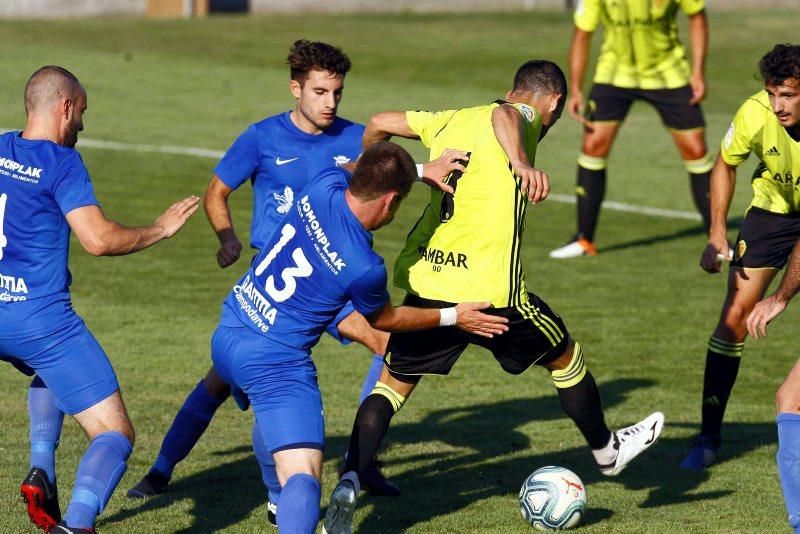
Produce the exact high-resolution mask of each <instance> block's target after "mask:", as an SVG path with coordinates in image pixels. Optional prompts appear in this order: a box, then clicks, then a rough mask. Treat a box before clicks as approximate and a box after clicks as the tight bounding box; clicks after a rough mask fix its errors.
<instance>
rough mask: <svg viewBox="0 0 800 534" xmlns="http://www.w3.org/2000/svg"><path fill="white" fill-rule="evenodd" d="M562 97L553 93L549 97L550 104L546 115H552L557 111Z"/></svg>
mask: <svg viewBox="0 0 800 534" xmlns="http://www.w3.org/2000/svg"><path fill="white" fill-rule="evenodd" d="M563 96H564V95H561V94H558V93H553V94H552V95H550V103H549V104H548V106H547V112H548V113H554V112H555V110H557V109H558V106H559V104H560V103H561V99H562V97H563Z"/></svg>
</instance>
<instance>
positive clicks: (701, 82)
mask: <svg viewBox="0 0 800 534" xmlns="http://www.w3.org/2000/svg"><path fill="white" fill-rule="evenodd" d="M689 85H691V87H692V98H690V99H689V104H691V105H692V106H696V105H697V104H699V103H700V102H702V101H703V99H704V98H705V97H706V77H705V76H703V75H702V74H692V77H691V78H689Z"/></svg>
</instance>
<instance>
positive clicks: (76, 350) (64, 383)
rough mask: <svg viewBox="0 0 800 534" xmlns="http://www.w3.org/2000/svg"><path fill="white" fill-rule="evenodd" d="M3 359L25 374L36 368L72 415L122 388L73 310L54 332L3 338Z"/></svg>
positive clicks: (61, 406)
mask: <svg viewBox="0 0 800 534" xmlns="http://www.w3.org/2000/svg"><path fill="white" fill-rule="evenodd" d="M0 360H5V361H8V362H10V363H12V364H13V365H14V367H16V368H17V369H19V370H20V371H22V372H23V373H25V374H30V371H31V370H33V371H35V372H36V374H37V375H38V376H39V378H41V379H42V380H43V381H44V383H45V385H46V386H47V389H49V390H50V391H52V392H53V396H54V397H55V399H56V406H58V408H59V409H60V410H62V411H63V412H66V413H68V414H70V415H74V414H76V413H80V412H82V411H84V410H86V409H87V408H91V407H92V406H94V405H95V404H97V403H98V402H100V401H102V400H104V399H105V398H107V397H109V396H110V395H112V394H113V393H114V392H115V391H117V390H118V389H119V383H118V382H117V376H116V375H115V374H114V369H113V368H112V367H111V362H109V361H108V357H107V356H106V353H105V352H104V351H103V349H102V347H100V344H99V343H98V342H97V340H96V339H95V338H94V336H92V334H91V332H89V329H88V328H86V325H85V324H84V322H83V320H82V319H81V318H80V317H78V316H77V315H76V314H74V313H72V316H71V317H69V320H67V321H66V322H65V324H64V325H63V327H61V328H58V329H56V330H55V331H52V332H47V333H46V334H37V335H32V336H28V337H22V338H18V339H0Z"/></svg>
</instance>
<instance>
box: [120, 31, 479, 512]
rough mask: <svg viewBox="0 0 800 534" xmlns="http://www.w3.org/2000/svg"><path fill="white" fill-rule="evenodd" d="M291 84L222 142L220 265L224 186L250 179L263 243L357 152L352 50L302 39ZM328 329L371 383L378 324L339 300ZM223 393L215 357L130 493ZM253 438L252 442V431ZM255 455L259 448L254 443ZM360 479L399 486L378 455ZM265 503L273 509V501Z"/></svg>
mask: <svg viewBox="0 0 800 534" xmlns="http://www.w3.org/2000/svg"><path fill="white" fill-rule="evenodd" d="M287 62H288V64H289V67H290V73H291V79H290V81H289V89H290V91H291V93H292V95H293V96H294V97H295V99H296V105H295V108H294V109H293V110H292V111H287V112H284V113H281V114H279V115H274V116H272V117H268V118H266V119H264V120H262V121H261V122H257V123H255V124H252V125H251V126H250V127H248V128H247V130H245V132H244V133H242V134H241V135H240V136H239V138H238V139H237V140H236V141H235V142H234V143H233V145H232V146H231V147H230V149H228V152H227V153H226V154H225V155H224V156H223V158H222V160H221V161H220V162H219V165H217V167H216V169H215V174H214V177H213V178H212V180H211V182H210V184H209V186H208V191H207V193H206V196H205V209H206V214H207V215H208V219H209V221H210V222H211V226H212V227H213V228H214V231H215V232H216V234H217V236H218V237H219V241H220V248H219V251H218V252H217V261H218V263H219V265H220V267H223V268H225V267H228V266H230V265H232V264H233V263H235V262H236V261H237V260H238V259H239V256H240V254H241V252H242V243H241V242H240V241H239V238H238V237H237V235H236V232H235V231H234V229H233V223H232V221H231V214H230V210H229V208H228V200H227V199H228V196H229V195H230V194H231V193H232V192H233V191H234V190H235V189H236V188H238V187H239V186H241V185H242V184H243V183H244V182H246V181H248V180H249V181H250V183H251V184H252V187H253V223H252V228H251V232H250V245H251V246H252V247H253V248H254V249H256V250H258V249H261V248H262V247H263V246H264V243H265V242H266V241H267V240H268V239H269V237H270V236H271V235H272V233H273V232H274V231H275V229H276V228H277V227H278V225H279V223H280V221H281V219H282V218H283V217H284V216H285V215H286V214H287V213H288V212H289V211H290V210H291V208H292V206H293V204H294V202H295V200H296V199H295V197H296V196H297V194H298V193H299V192H300V190H301V189H303V188H304V187H305V186H306V184H307V183H308V181H309V180H310V179H311V178H312V177H313V176H315V175H316V174H317V173H318V172H319V171H321V170H322V169H324V168H326V167H331V166H334V165H336V166H339V165H343V164H346V163H347V162H350V161H355V160H356V159H357V158H358V155H359V154H360V152H361V136H362V134H363V133H364V127H363V126H362V125H360V124H355V123H353V122H350V121H348V120H345V119H343V118H341V117H338V116H337V114H336V112H337V108H338V106H339V103H340V101H341V99H342V95H343V91H344V78H345V75H346V74H347V72H348V71H349V70H350V60H349V59H348V58H347V56H346V55H345V54H344V53H343V52H342V51H341V50H340V49H339V48H336V47H333V46H331V45H329V44H326V43H320V42H309V41H306V40H299V41H297V42H295V43H294V46H293V47H292V49H291V53H290V54H289V57H288V59H287ZM462 157H464V155H463V153H460V152H451V153H449V154H448V156H447V157H446V158H444V159H443V160H442V163H441V164H440V165H441V167H440V166H438V165H439V164H437V162H430V163H428V164H426V167H425V170H424V171H423V174H424V175H425V176H435V177H440V176H444V175H446V174H447V173H448V172H450V171H451V170H454V169H458V168H460V169H461V170H463V167H461V165H460V163H458V162H457V160H458V159H460V158H462ZM327 332H328V333H329V334H330V335H331V336H333V337H334V338H336V339H337V340H339V341H340V342H341V343H343V344H347V343H349V342H350V341H351V340H354V341H358V342H359V343H361V344H363V345H364V346H366V347H368V348H369V349H370V351H372V353H373V358H372V361H371V365H370V369H369V372H368V374H367V376H366V378H365V380H364V385H363V387H362V391H361V397H360V399H361V400H363V399H364V398H365V397H366V396H367V395H368V394H369V393H370V391H372V388H373V386H374V385H375V382H376V381H377V379H378V377H379V376H380V372H381V370H382V369H383V354H384V352H385V350H386V342H387V340H388V335H387V334H386V333H385V332H381V331H379V330H376V329H374V328H372V327H370V325H369V324H368V323H367V321H366V320H365V319H364V317H363V316H362V315H361V314H360V313H358V311H356V310H355V308H354V307H353V306H352V305H347V306H345V307H343V308H342V310H341V312H340V313H339V315H338V316H337V317H336V318H335V319H334V320H333V321H332V322H331V323H330V325H329V327H328V329H327ZM229 396H230V389H229V388H228V386H227V385H226V384H225V382H223V381H222V380H221V379H220V377H219V375H218V374H217V373H216V372H215V370H214V368H213V367H212V368H211V369H209V371H208V373H207V374H206V376H205V378H203V380H201V381H200V382H199V383H198V384H197V386H196V387H195V389H194V390H193V391H192V392H191V394H190V395H189V397H188V398H187V399H186V400H185V401H184V404H183V406H182V407H181V409H180V411H179V412H178V414H177V415H176V417H175V420H174V421H173V423H172V426H171V427H170V429H169V430H168V431H167V434H166V436H165V437H164V441H163V443H162V446H161V450H160V451H159V454H158V457H157V458H156V461H155V464H153V466H152V467H151V469H150V471H149V472H148V473H147V475H145V477H144V478H142V480H141V481H139V483H137V484H136V486H134V487H133V488H132V489H131V490H130V491H129V492H128V496H129V497H134V498H146V497H150V496H153V495H156V494H158V493H161V492H162V491H164V489H166V487H167V485H168V484H169V481H170V479H171V477H172V472H173V469H174V468H175V466H176V465H177V463H178V462H180V461H181V460H183V459H184V458H185V457H186V456H187V455H188V454H189V452H190V451H191V450H192V448H193V447H194V445H195V444H196V443H197V441H198V440H199V439H200V436H202V434H203V432H204V431H205V429H206V428H207V427H208V424H209V423H210V422H211V419H212V417H213V416H214V413H215V412H216V410H217V408H219V406H221V405H222V403H223V402H224V401H225V400H226V399H227V398H228V397H229ZM256 443H257V444H258V442H257V441H256ZM256 453H257V455H258V451H256ZM365 486H366V487H367V488H369V489H370V491H371V492H372V493H374V494H379V495H398V494H399V489H398V488H397V486H395V485H394V484H392V483H391V482H389V481H387V480H386V479H385V478H384V477H383V475H382V473H381V472H380V470H379V469H378V466H377V464H376V463H375V462H372V463H371V464H370V467H369V469H368V471H367V474H366V479H365ZM270 509H271V513H272V512H274V509H273V508H272V505H271V504H270Z"/></svg>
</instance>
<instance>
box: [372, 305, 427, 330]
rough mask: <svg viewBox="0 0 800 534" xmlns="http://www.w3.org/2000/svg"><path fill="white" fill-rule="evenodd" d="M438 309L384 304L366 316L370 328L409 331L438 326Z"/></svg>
mask: <svg viewBox="0 0 800 534" xmlns="http://www.w3.org/2000/svg"><path fill="white" fill-rule="evenodd" d="M439 318H440V313H439V310H433V309H426V308H414V307H411V306H399V307H397V308H395V307H394V306H392V305H391V304H387V305H386V306H384V307H383V308H382V309H381V310H380V311H379V312H376V313H374V314H372V315H371V316H369V317H367V322H369V324H370V326H372V328H375V329H377V330H383V331H384V332H409V331H413V330H427V329H429V328H435V327H437V326H439Z"/></svg>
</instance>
